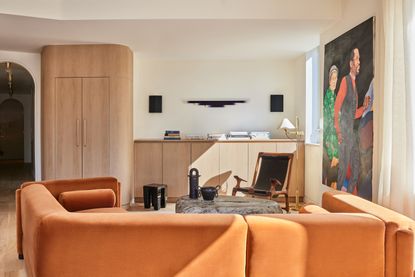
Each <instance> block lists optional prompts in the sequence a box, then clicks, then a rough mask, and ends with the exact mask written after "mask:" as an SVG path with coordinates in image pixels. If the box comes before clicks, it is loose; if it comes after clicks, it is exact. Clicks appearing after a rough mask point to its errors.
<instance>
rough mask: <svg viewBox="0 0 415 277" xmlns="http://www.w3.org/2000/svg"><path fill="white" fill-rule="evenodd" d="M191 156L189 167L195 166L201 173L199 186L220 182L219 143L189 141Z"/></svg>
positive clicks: (214, 184)
mask: <svg viewBox="0 0 415 277" xmlns="http://www.w3.org/2000/svg"><path fill="white" fill-rule="evenodd" d="M191 156H192V158H191V160H192V164H191V166H190V168H193V167H194V168H197V169H198V170H199V174H200V175H201V176H200V178H199V186H217V185H218V184H219V183H220V173H219V145H218V144H216V143H214V142H194V143H191ZM190 168H189V170H190ZM186 184H187V182H186Z"/></svg>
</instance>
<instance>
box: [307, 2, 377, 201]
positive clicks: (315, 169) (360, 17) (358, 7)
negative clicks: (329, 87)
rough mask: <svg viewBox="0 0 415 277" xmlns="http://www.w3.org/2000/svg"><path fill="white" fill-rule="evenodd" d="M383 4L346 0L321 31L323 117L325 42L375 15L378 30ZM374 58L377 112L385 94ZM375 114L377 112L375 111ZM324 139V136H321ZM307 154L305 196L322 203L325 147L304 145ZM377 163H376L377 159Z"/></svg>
mask: <svg viewBox="0 0 415 277" xmlns="http://www.w3.org/2000/svg"><path fill="white" fill-rule="evenodd" d="M381 5H382V1H378V0H366V1H359V0H344V1H343V4H342V17H341V19H340V20H339V21H338V22H337V23H336V24H334V25H333V26H331V27H330V28H329V29H327V30H326V31H325V32H323V33H322V34H321V37H320V61H321V62H320V65H321V68H320V72H321V76H320V101H321V102H320V107H321V113H320V115H321V117H322V116H323V112H322V107H323V89H322V83H323V78H324V74H323V70H324V62H323V61H324V45H325V44H327V43H328V42H330V41H331V40H333V39H335V38H337V37H338V36H340V35H342V34H343V33H345V32H347V31H348V30H350V29H352V28H353V27H355V26H357V25H359V24H360V23H362V22H363V21H365V20H366V19H368V18H370V17H372V16H376V31H375V33H376V34H378V33H379V30H380V26H381V24H383V23H382V18H381V16H382V14H381ZM375 37H376V39H375V55H374V56H375V57H376V58H377V57H378V54H377V53H376V52H377V51H378V50H379V48H380V39H379V37H380V36H378V35H375ZM376 58H375V91H376V93H375V99H374V102H375V103H374V106H375V113H376V101H377V100H376V99H379V97H382V95H381V93H380V91H379V90H377V89H376V88H377V87H379V86H377V84H378V83H379V79H380V78H379V74H378V72H379V71H380V69H379V67H380V66H379V59H376ZM375 116H376V115H375ZM377 124H378V123H377V122H376V117H375V119H374V133H375V136H376V128H377ZM320 141H322V139H321V140H320ZM374 144H375V145H374V151H375V150H376V137H375V139H374ZM305 155H306V169H305V179H306V183H305V186H306V188H305V194H306V199H307V200H308V201H311V202H314V203H320V201H321V195H322V193H323V192H324V191H326V190H329V189H330V188H329V187H327V186H324V185H322V184H321V183H322V181H321V178H322V155H323V148H322V145H320V146H318V147H316V146H314V145H306V147H305ZM375 159H376V153H374V160H375ZM374 165H375V163H374ZM373 169H374V171H373V176H377V175H378V172H377V171H376V170H375V167H374V168H373ZM373 182H374V184H375V182H376V181H375V177H374V181H373ZM373 194H374V195H375V194H376V188H375V187H374V190H373Z"/></svg>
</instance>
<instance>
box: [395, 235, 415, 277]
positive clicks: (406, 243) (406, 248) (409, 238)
mask: <svg viewBox="0 0 415 277" xmlns="http://www.w3.org/2000/svg"><path fill="white" fill-rule="evenodd" d="M413 243H414V233H413V232H412V230H407V229H406V230H404V229H399V230H398V231H397V232H396V257H397V259H396V263H397V265H396V276H408V277H409V276H414V271H413V268H412V266H413V264H412V263H413V256H414V248H413V247H412V245H413Z"/></svg>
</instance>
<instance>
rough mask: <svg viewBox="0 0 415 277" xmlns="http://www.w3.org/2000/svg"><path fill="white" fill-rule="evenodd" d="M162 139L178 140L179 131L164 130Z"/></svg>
mask: <svg viewBox="0 0 415 277" xmlns="http://www.w3.org/2000/svg"><path fill="white" fill-rule="evenodd" d="M164 140H180V131H172V130H166V132H164Z"/></svg>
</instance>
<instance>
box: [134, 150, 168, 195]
mask: <svg viewBox="0 0 415 277" xmlns="http://www.w3.org/2000/svg"><path fill="white" fill-rule="evenodd" d="M134 172H135V174H134V183H135V195H141V196H142V195H143V186H144V185H147V184H151V183H156V184H162V183H163V144H162V143H158V142H144V143H137V144H135V147H134Z"/></svg>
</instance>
